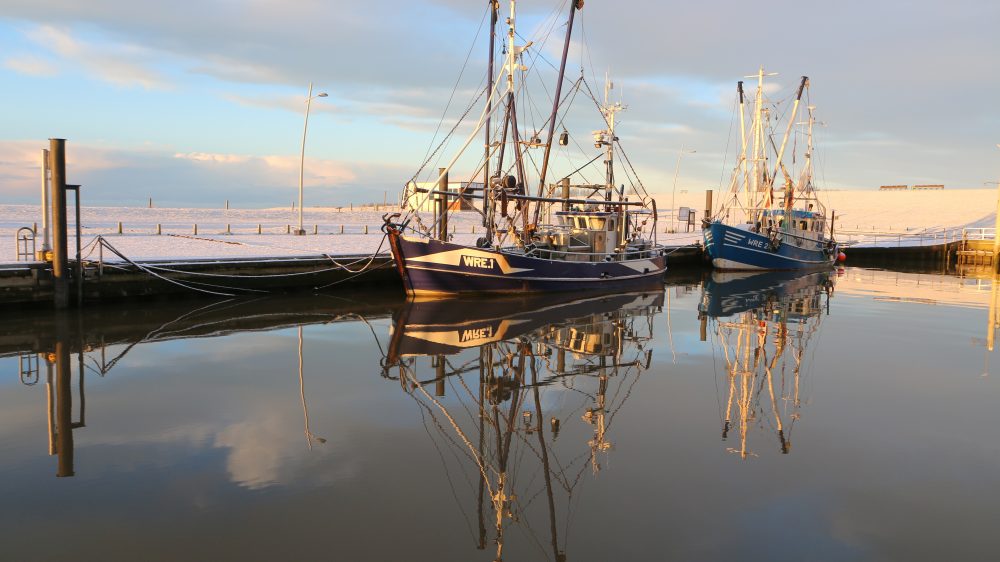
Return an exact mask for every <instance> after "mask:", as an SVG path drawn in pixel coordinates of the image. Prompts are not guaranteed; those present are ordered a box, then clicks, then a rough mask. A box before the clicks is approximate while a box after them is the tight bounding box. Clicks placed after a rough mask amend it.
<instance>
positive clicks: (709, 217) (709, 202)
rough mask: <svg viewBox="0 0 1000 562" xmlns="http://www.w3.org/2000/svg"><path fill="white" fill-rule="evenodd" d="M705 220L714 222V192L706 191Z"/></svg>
mask: <svg viewBox="0 0 1000 562" xmlns="http://www.w3.org/2000/svg"><path fill="white" fill-rule="evenodd" d="M705 220H709V221H710V220H712V190H711V189H709V190H707V191H705Z"/></svg>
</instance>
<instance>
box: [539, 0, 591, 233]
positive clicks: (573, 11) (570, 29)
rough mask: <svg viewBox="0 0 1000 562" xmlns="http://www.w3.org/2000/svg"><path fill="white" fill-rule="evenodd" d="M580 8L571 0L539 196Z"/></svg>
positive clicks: (575, 1) (543, 185)
mask: <svg viewBox="0 0 1000 562" xmlns="http://www.w3.org/2000/svg"><path fill="white" fill-rule="evenodd" d="M579 9H580V2H579V0H571V1H570V7H569V21H568V22H567V23H566V40H565V41H564V42H563V51H562V60H561V62H560V63H559V78H558V79H557V81H556V94H555V96H554V97H553V98H552V114H551V115H550V116H549V134H548V138H547V139H546V141H545V155H544V156H543V157H542V170H541V172H540V173H539V176H538V196H539V197H541V196H542V194H543V193H544V190H545V176H546V174H547V173H548V171H549V154H550V153H551V152H552V135H553V134H555V128H556V114H557V113H558V112H559V100H560V98H561V97H562V85H563V80H564V79H565V76H566V58H567V57H568V56H569V42H570V38H571V37H572V35H573V16H574V15H575V14H576V11H577V10H579ZM541 207H542V205H541V203H538V204H536V205H535V214H534V217H533V219H532V223H534V224H538V213H539V211H540V210H541Z"/></svg>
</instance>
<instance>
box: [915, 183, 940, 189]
mask: <svg viewBox="0 0 1000 562" xmlns="http://www.w3.org/2000/svg"><path fill="white" fill-rule="evenodd" d="M913 189H944V185H942V184H933V185H915V186H913Z"/></svg>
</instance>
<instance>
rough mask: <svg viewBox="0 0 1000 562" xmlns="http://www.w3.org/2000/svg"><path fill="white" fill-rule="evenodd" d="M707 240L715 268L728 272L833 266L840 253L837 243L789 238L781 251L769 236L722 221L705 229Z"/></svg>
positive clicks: (706, 246)
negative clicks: (774, 247) (773, 246)
mask: <svg viewBox="0 0 1000 562" xmlns="http://www.w3.org/2000/svg"><path fill="white" fill-rule="evenodd" d="M704 239H705V252H706V253H707V254H708V257H709V259H710V260H711V262H712V266H713V267H715V268H716V269H721V270H727V271H744V270H779V271H789V270H799V269H817V268H823V267H831V266H833V264H834V262H835V260H836V257H837V251H838V248H837V245H836V244H833V245H827V244H826V243H825V242H819V241H815V240H803V239H798V238H793V237H787V236H786V238H785V239H784V241H783V242H782V243H781V244H780V246H779V247H778V248H777V249H772V245H771V240H770V239H769V238H768V237H767V236H765V235H763V234H758V233H755V232H750V231H749V230H743V229H740V228H736V227H733V226H729V225H726V224H722V223H719V222H713V223H712V224H710V225H709V226H708V228H706V229H705V230H704ZM796 242H797V243H796Z"/></svg>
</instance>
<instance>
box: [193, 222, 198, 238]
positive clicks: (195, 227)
mask: <svg viewBox="0 0 1000 562" xmlns="http://www.w3.org/2000/svg"><path fill="white" fill-rule="evenodd" d="M194 235H195V236H198V224H197V223H196V224H195V225H194Z"/></svg>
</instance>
